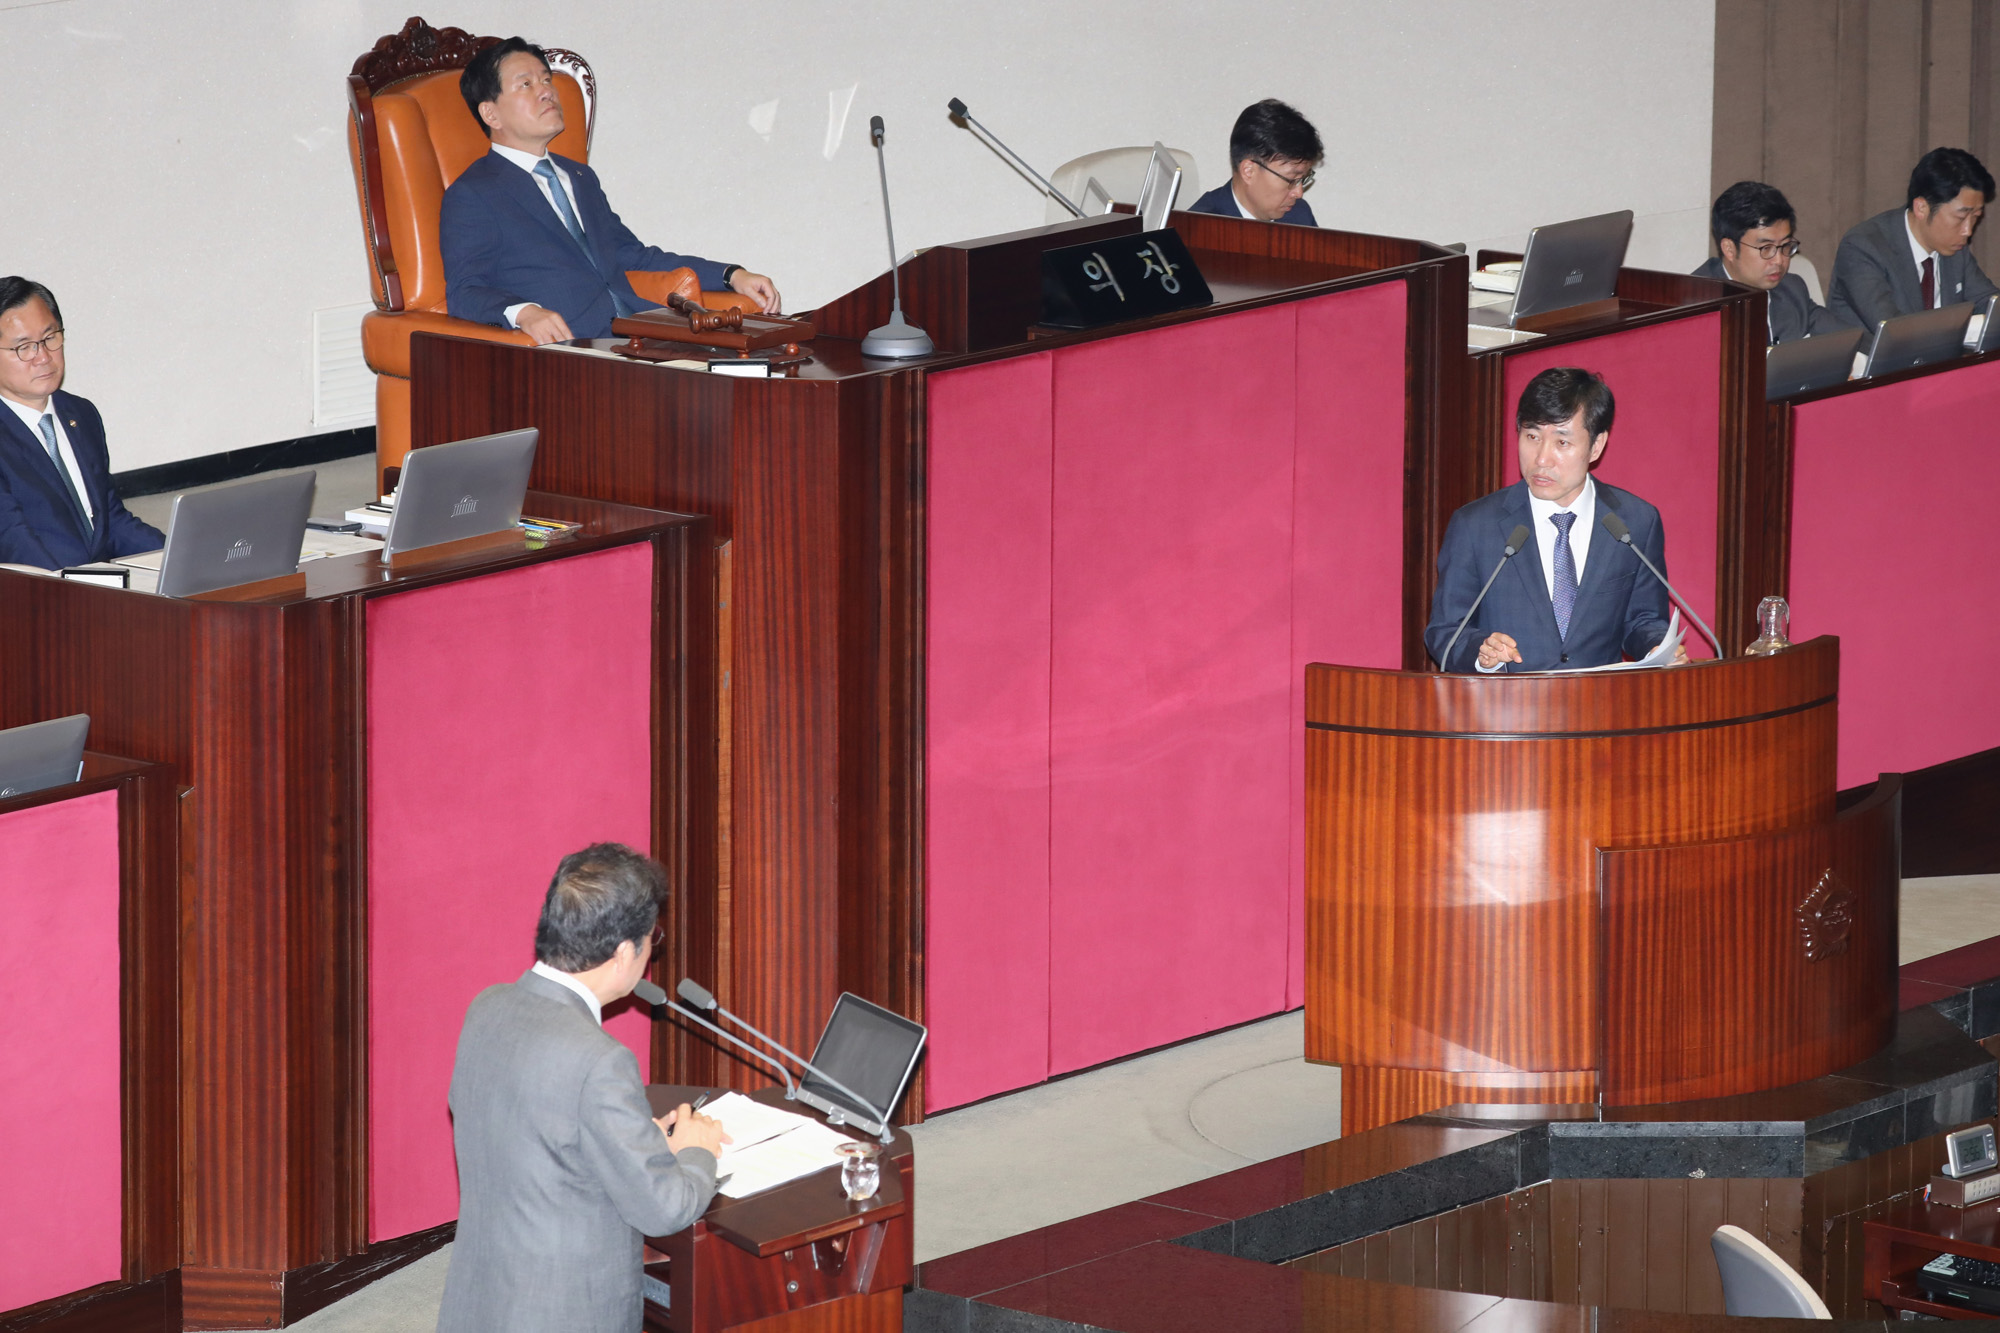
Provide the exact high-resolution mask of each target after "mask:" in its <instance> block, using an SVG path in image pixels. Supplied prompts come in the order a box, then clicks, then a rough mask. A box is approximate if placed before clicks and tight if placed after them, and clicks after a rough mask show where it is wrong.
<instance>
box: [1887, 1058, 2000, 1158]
mask: <svg viewBox="0 0 2000 1333" xmlns="http://www.w3.org/2000/svg"><path fill="white" fill-rule="evenodd" d="M1996 1094H2000V1089H1996V1087H1995V1086H1994V1076H1993V1073H1992V1072H1991V1071H1990V1070H1987V1071H1980V1070H1973V1071H1969V1072H1968V1073H1967V1074H1966V1076H1965V1077H1964V1078H1963V1079H1961V1080H1960V1081H1958V1082H1957V1083H1955V1084H1950V1085H1947V1086H1944V1087H1933V1088H1931V1089H1929V1090H1928V1091H1925V1092H1920V1093H1916V1094H1914V1095H1912V1096H1911V1098H1910V1100H1909V1101H1908V1102H1907V1103H1905V1108H1904V1121H1905V1132H1906V1133H1907V1134H1908V1135H1909V1142H1912V1143H1914V1142H1916V1141H1917V1140H1918V1139H1927V1138H1929V1137H1930V1136H1931V1135H1933V1134H1942V1133H1944V1132H1945V1131H1946V1130H1948V1129H1957V1128H1958V1127H1959V1126H1960V1125H1968V1124H1971V1123H1972V1122H1973V1121H1975V1120H1984V1119H1986V1118H1987V1117H1989V1116H1991V1115H1993V1114H1995V1108H1996V1104H2000V1097H1996Z"/></svg>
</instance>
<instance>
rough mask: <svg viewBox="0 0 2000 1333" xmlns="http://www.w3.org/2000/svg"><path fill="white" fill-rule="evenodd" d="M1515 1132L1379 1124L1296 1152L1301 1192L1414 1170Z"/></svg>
mask: <svg viewBox="0 0 2000 1333" xmlns="http://www.w3.org/2000/svg"><path fill="white" fill-rule="evenodd" d="M1515 1132H1516V1131H1515V1130H1512V1129H1505V1128H1494V1129H1488V1128H1483V1127H1480V1128H1474V1127H1472V1126H1466V1125H1445V1124H1419V1123H1413V1122H1411V1121H1407V1120H1405V1121H1399V1122H1397V1123H1396V1124H1393V1125H1383V1126H1382V1127H1381V1128H1379V1129H1371V1130H1367V1131H1365V1132H1363V1133H1360V1134H1356V1135H1354V1136H1353V1137H1352V1138H1345V1139H1336V1140H1334V1141H1333V1142H1332V1143H1322V1144H1320V1145H1319V1146H1318V1147H1314V1148H1307V1149H1306V1150H1305V1151H1304V1152H1302V1153H1300V1154H1299V1159H1300V1163H1301V1165H1302V1167H1303V1173H1304V1190H1305V1192H1307V1193H1318V1192H1320V1191H1324V1190H1330V1189H1337V1188H1339V1187H1340V1186H1342V1185H1351V1184H1353V1183H1355V1182H1356V1181H1361V1180H1370V1179H1373V1178H1374V1177H1376V1176H1381V1175H1386V1174H1388V1173H1389V1172H1391V1171H1400V1170H1402V1169H1403V1168H1404V1167H1406V1166H1415V1165H1416V1164H1417V1163H1418V1162H1428V1161H1430V1160H1432V1159H1433V1158H1438V1157H1444V1156H1447V1155H1449V1154H1451V1153H1456V1152H1464V1151H1465V1150H1467V1149H1468V1148H1476V1147H1479V1146H1480V1145H1482V1144H1487V1143H1493V1142H1496V1141H1498V1140H1501V1139H1504V1138H1506V1137H1508V1136H1509V1135H1510V1134H1513V1133H1515Z"/></svg>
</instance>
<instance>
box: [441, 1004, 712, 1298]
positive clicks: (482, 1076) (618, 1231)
mask: <svg viewBox="0 0 2000 1333" xmlns="http://www.w3.org/2000/svg"><path fill="white" fill-rule="evenodd" d="M451 1114H452V1137H453V1141H454V1143H455V1145H456V1147H457V1150H458V1191H459V1216H458V1238H457V1241H456V1243H455V1244H454V1245H453V1247H452V1252H451V1271H450V1272H449V1273H448V1274H447V1275H446V1277H445V1286H444V1305H443V1308H442V1309H441V1310H440V1311H439V1313H438V1329H439V1333H508V1331H509V1330H518V1331H519V1333H547V1331H548V1330H554V1329H561V1330H563V1331H564V1333H633V1330H635V1329H637V1328H638V1327H639V1323H640V1319H641V1314H642V1311H641V1296H640V1285H639V1283H640V1248H641V1239H640V1238H641V1237H642V1236H664V1235H667V1234H668V1233H670V1232H674V1231H679V1230H680V1229H681V1228H682V1227H685V1226H688V1225H689V1224H690V1223H692V1222H693V1221H694V1220H695V1219H696V1218H698V1217H700V1216H701V1214H702V1210H703V1209H705V1208H706V1207H708V1201H709V1199H710V1197H711V1196H712V1195H713V1194H714V1193H715V1158H714V1157H713V1156H712V1155H710V1153H709V1152H708V1151H707V1149H704V1148H687V1149H684V1150H683V1151H682V1152H681V1153H680V1156H679V1159H678V1160H676V1159H675V1157H674V1156H673V1155H672V1154H670V1153H669V1152H668V1151H667V1144H666V1140H665V1139H664V1138H663V1137H661V1134H660V1128H659V1126H658V1125H656V1124H654V1123H653V1115H652V1110H651V1108H650V1107H649V1106H648V1105H647V1104H646V1090H645V1087H644V1085H643V1084H641V1083H640V1081H639V1062H638V1060H637V1059H636V1058H634V1056H633V1055H632V1052H631V1051H629V1050H627V1049H626V1048H625V1047H624V1046H623V1045H621V1044H620V1043H619V1042H618V1041H617V1039H615V1038H613V1037H611V1036H609V1035H608V1034H606V1033H605V1032H604V1030H603V1029H602V1028H600V1027H599V1026H598V1025H597V1024H596V1023H594V1022H592V1021H591V1018H590V1007H589V1006H588V1005H587V1004H585V1003H584V1001H583V997H581V996H579V995H577V994H575V993H573V992H571V991H569V990H567V989H565V988H564V987H562V986H559V985H557V984H556V983H555V982H553V981H550V980H548V979H547V978H545V977H538V976H536V975H535V974H534V973H533V972H532V971H529V972H524V973H522V974H521V979H520V980H519V981H516V982H514V983H513V984H512V985H508V986H493V987H489V988H488V989H486V990H484V991H482V992H480V994H479V996H478V998H477V999H475V1000H473V1002H472V1005H471V1007H470V1008H469V1009H467V1010H466V1013H465V1028H464V1030H463V1031H462V1032H461V1033H460V1034H459V1039H458V1059H457V1061H456V1063H455V1064H454V1065H453V1067H452V1071H451Z"/></svg>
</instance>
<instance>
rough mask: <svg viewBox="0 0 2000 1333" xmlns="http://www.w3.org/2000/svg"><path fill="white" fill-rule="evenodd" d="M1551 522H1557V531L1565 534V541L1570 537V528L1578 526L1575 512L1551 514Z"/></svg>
mask: <svg viewBox="0 0 2000 1333" xmlns="http://www.w3.org/2000/svg"><path fill="white" fill-rule="evenodd" d="M1549 522H1551V523H1553V524H1555V525H1556V531H1557V532H1560V533H1561V534H1562V535H1563V539H1564V540H1565V541H1567V540H1568V539H1569V530H1570V529H1571V528H1572V527H1575V526H1576V515H1575V514H1550V515H1549Z"/></svg>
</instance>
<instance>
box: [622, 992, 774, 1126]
mask: <svg viewBox="0 0 2000 1333" xmlns="http://www.w3.org/2000/svg"><path fill="white" fill-rule="evenodd" d="M632 993H633V994H634V995H636V996H638V997H639V998H640V999H642V1000H644V1001H645V1002H646V1003H647V1004H650V1005H652V1006H653V1007H654V1008H655V1009H671V1010H673V1011H674V1012H675V1013H677V1014H679V1015H680V1016H681V1017H682V1018H686V1019H690V1020H692V1021H693V1022H695V1023H697V1024H699V1025H700V1026H702V1027H705V1028H707V1029H708V1030H709V1031H710V1032H713V1033H714V1034H715V1035H716V1036H718V1037H720V1038H722V1039H723V1040H724V1041H726V1042H728V1043H730V1044H731V1045H733V1046H741V1047H742V1048H743V1049H744V1050H746V1051H748V1052H750V1054H751V1055H752V1056H754V1057H756V1058H757V1059H759V1060H761V1061H763V1062H764V1063H765V1064H767V1065H769V1066H771V1068H773V1069H775V1070H777V1071H778V1077H779V1078H781V1079H783V1080H785V1100H786V1101H788V1102H795V1101H797V1100H798V1099H799V1089H798V1085H797V1084H796V1083H793V1082H792V1075H791V1072H790V1071H789V1070H787V1069H786V1068H785V1067H784V1066H783V1065H781V1064H779V1063H778V1062H777V1061H776V1060H773V1059H772V1058H771V1057H770V1056H768V1055H766V1054H764V1052H762V1051H760V1050H758V1049H757V1048H756V1047H755V1046H752V1045H750V1044H749V1043H748V1042H744V1041H739V1040H738V1039H737V1038H735V1037H733V1036H731V1035H730V1034H729V1033H727V1032H724V1031H723V1030H722V1029H721V1028H719V1027H717V1026H716V1025H715V1024H713V1023H711V1022H709V1021H708V1020H707V1019H705V1018H703V1017H702V1016H701V1015H700V1014H697V1013H694V1012H693V1011H691V1010H688V1009H684V1008H682V1007H681V1006H680V1005H677V1004H675V1003H674V1002H673V1001H672V1000H670V999H668V998H667V993H666V992H665V991H663V990H661V989H660V988H659V987H658V986H655V985H654V984H653V983H652V982H650V981H647V980H646V979H645V978H643V977H642V978H640V979H639V982H638V984H637V985H635V986H633V987H632Z"/></svg>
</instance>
